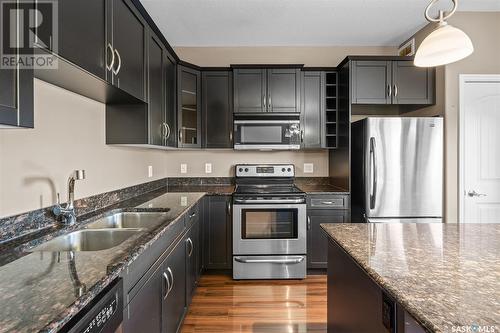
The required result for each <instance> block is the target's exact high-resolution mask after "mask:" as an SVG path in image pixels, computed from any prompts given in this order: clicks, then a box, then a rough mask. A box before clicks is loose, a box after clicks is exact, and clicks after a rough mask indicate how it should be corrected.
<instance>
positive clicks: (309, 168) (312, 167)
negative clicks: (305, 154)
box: [304, 163, 314, 173]
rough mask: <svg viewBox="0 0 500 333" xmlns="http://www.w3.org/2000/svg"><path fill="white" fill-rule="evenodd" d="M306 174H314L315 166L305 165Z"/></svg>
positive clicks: (311, 164)
mask: <svg viewBox="0 0 500 333" xmlns="http://www.w3.org/2000/svg"><path fill="white" fill-rule="evenodd" d="M304 173H314V164H313V163H304Z"/></svg>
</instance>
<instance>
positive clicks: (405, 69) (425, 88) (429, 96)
mask: <svg viewBox="0 0 500 333" xmlns="http://www.w3.org/2000/svg"><path fill="white" fill-rule="evenodd" d="M434 80H435V69H434V68H421V67H416V66H414V65H413V62H412V61H393V62H392V84H393V86H392V95H393V98H392V102H393V104H421V105H422V104H424V105H425V104H433V103H434V90H435V88H434Z"/></svg>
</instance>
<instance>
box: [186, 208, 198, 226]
mask: <svg viewBox="0 0 500 333" xmlns="http://www.w3.org/2000/svg"><path fill="white" fill-rule="evenodd" d="M199 218H200V209H199V205H198V204H196V205H194V206H193V207H192V208H191V209H190V210H189V211H188V212H187V213H186V215H185V217H184V221H185V223H186V228H188V229H189V228H190V227H191V226H192V225H193V224H194V223H195V222H196V221H198V219H199Z"/></svg>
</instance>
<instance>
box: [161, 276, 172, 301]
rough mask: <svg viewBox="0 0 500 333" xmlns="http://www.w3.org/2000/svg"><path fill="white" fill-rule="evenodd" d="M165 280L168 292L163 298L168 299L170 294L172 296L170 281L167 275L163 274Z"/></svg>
mask: <svg viewBox="0 0 500 333" xmlns="http://www.w3.org/2000/svg"><path fill="white" fill-rule="evenodd" d="M163 278H164V279H165V281H166V282H167V292H166V293H165V295H164V296H163V299H165V298H167V297H168V294H170V290H171V289H170V279H169V278H168V276H167V273H165V272H163Z"/></svg>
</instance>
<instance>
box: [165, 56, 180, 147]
mask: <svg viewBox="0 0 500 333" xmlns="http://www.w3.org/2000/svg"><path fill="white" fill-rule="evenodd" d="M163 64H164V67H165V82H164V83H165V86H164V89H165V124H166V126H167V130H168V133H167V139H166V143H165V144H166V146H168V147H177V65H176V62H175V59H174V57H173V56H172V55H171V54H170V53H168V52H165V57H164V60H163Z"/></svg>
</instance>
